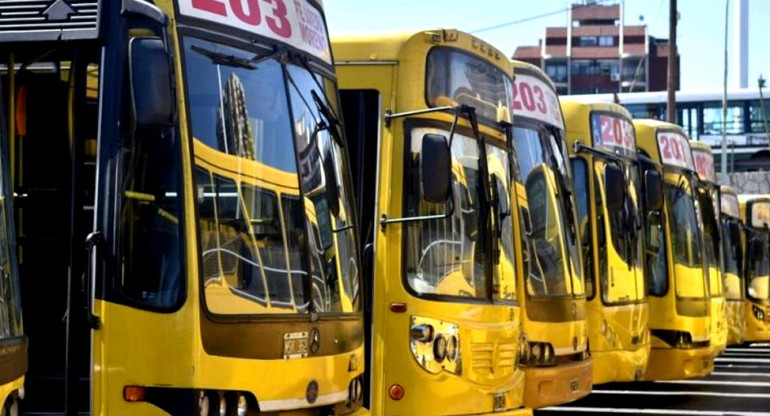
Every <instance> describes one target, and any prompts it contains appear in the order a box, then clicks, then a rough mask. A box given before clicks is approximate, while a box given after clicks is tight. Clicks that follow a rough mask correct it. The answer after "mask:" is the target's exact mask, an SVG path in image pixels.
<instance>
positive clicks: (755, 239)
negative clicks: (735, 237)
mask: <svg viewBox="0 0 770 416" xmlns="http://www.w3.org/2000/svg"><path fill="white" fill-rule="evenodd" d="M746 237H747V238H748V241H749V242H750V243H749V244H757V245H758V246H759V247H760V249H758V250H756V251H755V252H756V254H758V256H756V257H754V258H749V267H748V268H747V269H748V281H747V282H746V296H747V297H748V298H749V299H755V300H760V301H765V300H768V299H770V297H768V290H769V289H770V287H768V285H770V238H768V234H767V233H766V232H764V231H756V230H754V229H749V232H748V234H747V236H746Z"/></svg>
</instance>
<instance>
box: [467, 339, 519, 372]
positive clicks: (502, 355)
mask: <svg viewBox="0 0 770 416" xmlns="http://www.w3.org/2000/svg"><path fill="white" fill-rule="evenodd" d="M516 354H517V350H516V344H514V343H498V344H495V343H491V342H478V343H472V344H471V366H472V368H473V371H478V372H484V371H488V372H491V373H497V374H503V369H505V368H511V369H512V368H513V367H514V365H515V364H516Z"/></svg>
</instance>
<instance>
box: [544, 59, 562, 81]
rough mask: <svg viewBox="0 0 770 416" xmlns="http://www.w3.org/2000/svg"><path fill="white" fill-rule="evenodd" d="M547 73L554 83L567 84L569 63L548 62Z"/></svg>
mask: <svg viewBox="0 0 770 416" xmlns="http://www.w3.org/2000/svg"><path fill="white" fill-rule="evenodd" d="M545 73H546V74H548V76H549V77H550V78H551V80H552V81H553V82H557V83H558V82H567V63H566V62H565V61H558V62H546V64H545Z"/></svg>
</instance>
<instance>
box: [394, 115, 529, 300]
mask: <svg viewBox="0 0 770 416" xmlns="http://www.w3.org/2000/svg"><path fill="white" fill-rule="evenodd" d="M427 134H438V135H443V136H445V137H449V126H446V129H443V128H434V127H413V128H411V129H410V130H409V132H408V140H407V143H408V146H409V147H408V149H409V157H408V161H407V175H406V176H407V178H406V212H405V214H406V215H405V216H406V217H420V216H435V215H443V214H446V213H451V215H450V216H449V217H448V218H446V219H430V220H424V221H414V222H409V223H406V224H404V227H405V230H406V236H405V238H406V249H405V251H404V254H405V256H406V257H405V265H406V270H405V271H406V284H407V285H408V287H409V288H410V289H411V290H412V291H413V292H414V293H416V294H417V295H418V296H424V295H428V296H442V297H451V298H455V299H458V298H459V299H460V300H462V299H465V298H467V299H488V298H489V295H488V293H490V292H488V290H490V291H491V293H492V294H493V296H494V298H495V299H492V300H503V301H513V300H514V298H515V285H516V280H515V276H514V267H513V265H514V264H515V259H514V257H513V256H514V253H513V235H512V233H510V232H508V229H510V230H512V227H513V226H512V224H511V222H510V212H508V211H509V210H510V208H509V207H510V201H508V203H507V204H501V206H503V205H507V206H508V208H503V209H504V210H505V211H506V212H502V211H503V209H500V208H498V207H489V206H487V205H486V204H485V203H484V202H483V201H484V194H483V193H482V192H485V191H484V187H483V186H484V185H483V184H484V180H483V177H482V176H481V172H482V170H481V165H480V163H481V162H482V158H481V157H480V154H479V143H478V141H477V140H476V139H475V138H473V137H470V136H467V135H464V134H461V133H459V132H455V133H454V136H453V139H452V145H451V155H452V173H451V192H452V196H451V201H447V202H446V203H432V202H427V201H425V200H424V199H423V198H422V191H421V183H420V182H421V181H420V171H421V167H420V163H421V154H420V151H421V148H422V140H423V137H424V136H425V135H427ZM486 160H487V161H488V166H489V172H490V177H491V178H490V186H491V187H493V190H492V192H491V193H493V194H497V195H498V197H500V198H502V197H505V198H507V197H508V195H510V183H509V181H508V177H509V175H508V173H507V172H508V168H509V167H508V162H507V161H508V153H507V152H506V151H505V150H503V149H502V148H498V147H495V146H492V145H487V146H486ZM495 213H496V214H497V215H496V218H495V219H494V220H493V221H499V224H500V225H501V228H500V231H501V232H500V233H499V236H500V238H499V240H500V241H499V244H500V246H499V247H498V249H496V250H492V251H487V250H485V248H484V247H485V245H486V244H485V239H486V238H487V237H489V232H490V231H489V230H487V229H486V225H485V224H486V218H488V216H489V215H495ZM496 252H499V253H500V254H499V257H498V259H494V258H492V257H493V256H494V255H495V254H493V253H496ZM498 260H499V261H498ZM490 262H491V263H492V264H494V265H495V266H494V267H493V275H489V273H488V272H487V270H488V269H487V266H488V265H489V263H490Z"/></svg>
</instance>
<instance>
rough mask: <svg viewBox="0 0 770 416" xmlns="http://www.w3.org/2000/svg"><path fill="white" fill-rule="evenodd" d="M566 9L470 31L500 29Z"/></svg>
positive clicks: (562, 10) (567, 9) (563, 10)
mask: <svg viewBox="0 0 770 416" xmlns="http://www.w3.org/2000/svg"><path fill="white" fill-rule="evenodd" d="M567 11H569V7H568V8H566V9H561V10H557V11H555V12H549V13H543V14H539V15H537V16H530V17H525V18H523V19H519V20H514V21H512V22H506V23H500V24H497V25H494V26H487V27H482V28H480V29H476V30H471V33H479V32H486V31H488V30H495V29H500V28H501V27H506V26H513V25H516V24H519V23H524V22H529V21H530V20H537V19H542V18H543V17H548V16H553V15H555V14H560V13H564V12H567Z"/></svg>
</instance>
